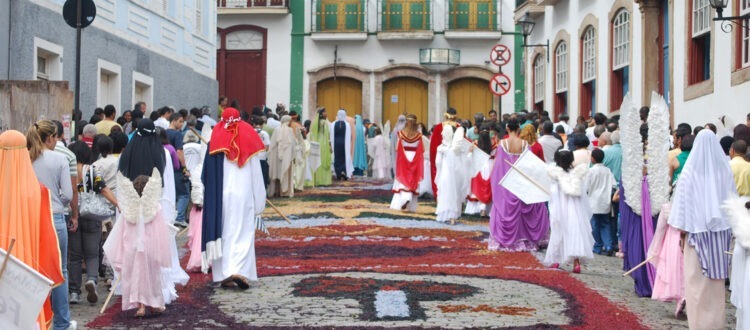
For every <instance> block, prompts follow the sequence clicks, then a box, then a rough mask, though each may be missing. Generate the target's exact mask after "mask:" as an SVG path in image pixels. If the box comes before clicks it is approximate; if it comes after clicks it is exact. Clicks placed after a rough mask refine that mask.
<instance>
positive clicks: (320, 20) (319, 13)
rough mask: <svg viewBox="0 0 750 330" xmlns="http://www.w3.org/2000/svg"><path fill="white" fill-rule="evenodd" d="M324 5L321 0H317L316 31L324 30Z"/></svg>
mask: <svg viewBox="0 0 750 330" xmlns="http://www.w3.org/2000/svg"><path fill="white" fill-rule="evenodd" d="M322 9H323V5H322V4H321V1H317V2H316V3H315V21H316V22H318V24H317V26H316V27H315V28H316V31H318V32H319V31H321V30H323V15H322V14H323V13H322Z"/></svg>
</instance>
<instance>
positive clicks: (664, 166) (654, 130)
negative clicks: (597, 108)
mask: <svg viewBox="0 0 750 330" xmlns="http://www.w3.org/2000/svg"><path fill="white" fill-rule="evenodd" d="M669 136H670V135H669V107H668V106H667V102H666V101H665V100H664V98H663V97H662V96H661V95H659V94H658V93H656V92H653V93H652V94H651V111H650V112H649V114H648V146H647V148H646V155H647V156H648V164H647V167H648V187H649V195H650V196H651V214H658V213H659V212H660V211H661V205H664V204H666V203H667V202H669V188H670V181H671V180H670V177H669V158H668V156H667V154H668V153H669V147H670V142H669Z"/></svg>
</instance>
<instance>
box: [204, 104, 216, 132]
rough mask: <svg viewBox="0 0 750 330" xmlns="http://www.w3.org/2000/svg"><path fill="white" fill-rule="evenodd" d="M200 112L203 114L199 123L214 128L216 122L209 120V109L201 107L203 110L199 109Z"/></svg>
mask: <svg viewBox="0 0 750 330" xmlns="http://www.w3.org/2000/svg"><path fill="white" fill-rule="evenodd" d="M201 112H203V117H201V121H202V122H203V123H205V124H207V125H208V126H210V127H214V126H216V120H214V119H213V118H211V108H209V107H207V106H203V108H201Z"/></svg>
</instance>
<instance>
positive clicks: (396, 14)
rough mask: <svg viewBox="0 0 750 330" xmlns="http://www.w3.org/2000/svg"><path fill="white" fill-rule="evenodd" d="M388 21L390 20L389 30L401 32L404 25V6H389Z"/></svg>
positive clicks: (395, 4)
mask: <svg viewBox="0 0 750 330" xmlns="http://www.w3.org/2000/svg"><path fill="white" fill-rule="evenodd" d="M388 7H390V8H388V16H389V17H388V19H389V20H390V25H389V26H388V29H389V30H403V29H404V24H403V19H404V13H403V10H404V5H403V4H400V3H391V4H390V6H388Z"/></svg>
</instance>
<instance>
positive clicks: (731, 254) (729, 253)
mask: <svg viewBox="0 0 750 330" xmlns="http://www.w3.org/2000/svg"><path fill="white" fill-rule="evenodd" d="M724 253H725V254H728V255H730V256H733V255H734V253H732V252H729V251H724ZM0 274H2V273H0Z"/></svg>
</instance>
